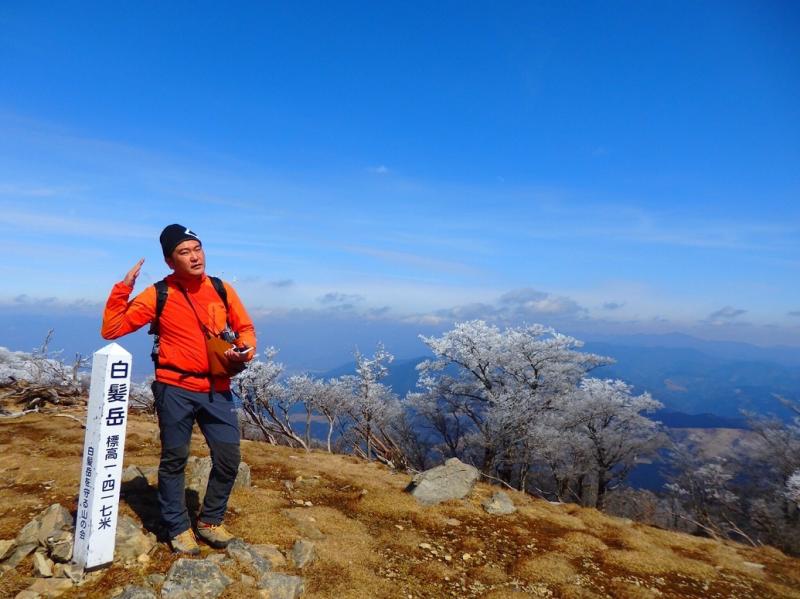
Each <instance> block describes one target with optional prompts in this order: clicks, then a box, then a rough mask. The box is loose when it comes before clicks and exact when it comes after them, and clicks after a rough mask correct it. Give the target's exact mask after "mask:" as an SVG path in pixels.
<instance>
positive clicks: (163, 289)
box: [147, 279, 228, 335]
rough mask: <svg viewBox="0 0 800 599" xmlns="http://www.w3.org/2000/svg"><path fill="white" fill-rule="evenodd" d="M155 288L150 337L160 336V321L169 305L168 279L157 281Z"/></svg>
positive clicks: (148, 332)
mask: <svg viewBox="0 0 800 599" xmlns="http://www.w3.org/2000/svg"><path fill="white" fill-rule="evenodd" d="M153 287H155V288H156V314H155V316H154V317H153V320H152V322H151V323H150V330H149V331H147V334H148V335H158V321H159V319H160V318H161V313H162V312H163V311H164V305H165V304H166V303H167V295H168V294H169V288H168V287H167V281H166V279H161V280H160V281H157V282H156V283H154V284H153ZM227 307H228V304H227V303H226V304H225V308H226V309H227Z"/></svg>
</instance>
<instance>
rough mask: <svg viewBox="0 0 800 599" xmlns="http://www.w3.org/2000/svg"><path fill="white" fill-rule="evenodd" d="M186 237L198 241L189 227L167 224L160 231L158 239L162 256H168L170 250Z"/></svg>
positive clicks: (170, 253) (170, 252)
mask: <svg viewBox="0 0 800 599" xmlns="http://www.w3.org/2000/svg"><path fill="white" fill-rule="evenodd" d="M187 239H193V240H194V241H200V238H199V237H198V236H197V234H196V233H195V232H194V231H192V230H191V229H189V228H187V227H184V226H183V225H168V226H166V227H164V230H163V231H161V236H160V237H159V238H158V240H159V241H160V242H161V251H163V252H164V257H165V258H169V257H170V256H171V255H172V252H173V251H174V250H175V248H176V247H178V244H179V243H181V242H182V241H186V240H187Z"/></svg>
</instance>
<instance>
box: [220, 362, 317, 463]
mask: <svg viewBox="0 0 800 599" xmlns="http://www.w3.org/2000/svg"><path fill="white" fill-rule="evenodd" d="M277 353H278V352H277V350H276V349H275V348H274V347H269V348H267V350H266V351H265V352H264V357H265V360H264V361H261V360H253V361H252V362H250V364H249V365H248V367H247V368H246V369H245V370H244V371H243V372H242V373H241V374H238V375H237V376H236V377H235V378H234V379H233V380H232V382H233V385H234V389H235V390H236V394H237V395H238V396H239V398H240V399H241V401H242V410H243V412H244V417H245V420H246V422H248V423H250V424H252V425H254V426H255V427H256V428H258V429H259V430H260V431H261V433H262V434H263V435H264V437H265V438H266V439H267V441H269V442H270V443H273V444H277V443H278V441H279V440H280V441H284V442H286V443H288V444H289V445H292V446H295V445H299V446H300V447H302V448H304V449H306V450H308V449H309V446H308V444H307V443H306V440H305V439H304V438H303V436H302V435H301V434H299V433H298V432H297V431H295V430H294V427H293V426H292V420H291V417H290V410H291V409H292V407H293V406H294V405H295V404H296V403H297V402H298V401H299V398H298V397H297V395H293V394H291V393H290V392H289V389H287V388H286V387H285V386H283V385H281V384H280V382H279V380H278V378H279V377H280V375H281V373H282V372H283V364H280V363H278V362H275V361H274V358H275V356H276V355H277Z"/></svg>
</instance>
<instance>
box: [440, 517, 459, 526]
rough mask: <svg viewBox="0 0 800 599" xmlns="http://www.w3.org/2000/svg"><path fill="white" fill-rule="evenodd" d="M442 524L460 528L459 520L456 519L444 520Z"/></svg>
mask: <svg viewBox="0 0 800 599" xmlns="http://www.w3.org/2000/svg"><path fill="white" fill-rule="evenodd" d="M444 523H445V524H447V526H461V520H459V519H458V518H445V520H444Z"/></svg>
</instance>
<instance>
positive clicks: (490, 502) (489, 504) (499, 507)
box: [481, 491, 517, 516]
mask: <svg viewBox="0 0 800 599" xmlns="http://www.w3.org/2000/svg"><path fill="white" fill-rule="evenodd" d="M481 505H483V509H484V510H486V511H487V512H488V513H490V514H493V515H495V516H505V515H507V514H513V513H514V512H516V511H517V508H515V507H514V502H513V501H511V497H509V496H508V493H504V492H503V491H497V492H496V493H495V494H494V495H492V496H491V497H489V498H487V499H485V500H484V501H483V503H482V504H481Z"/></svg>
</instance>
